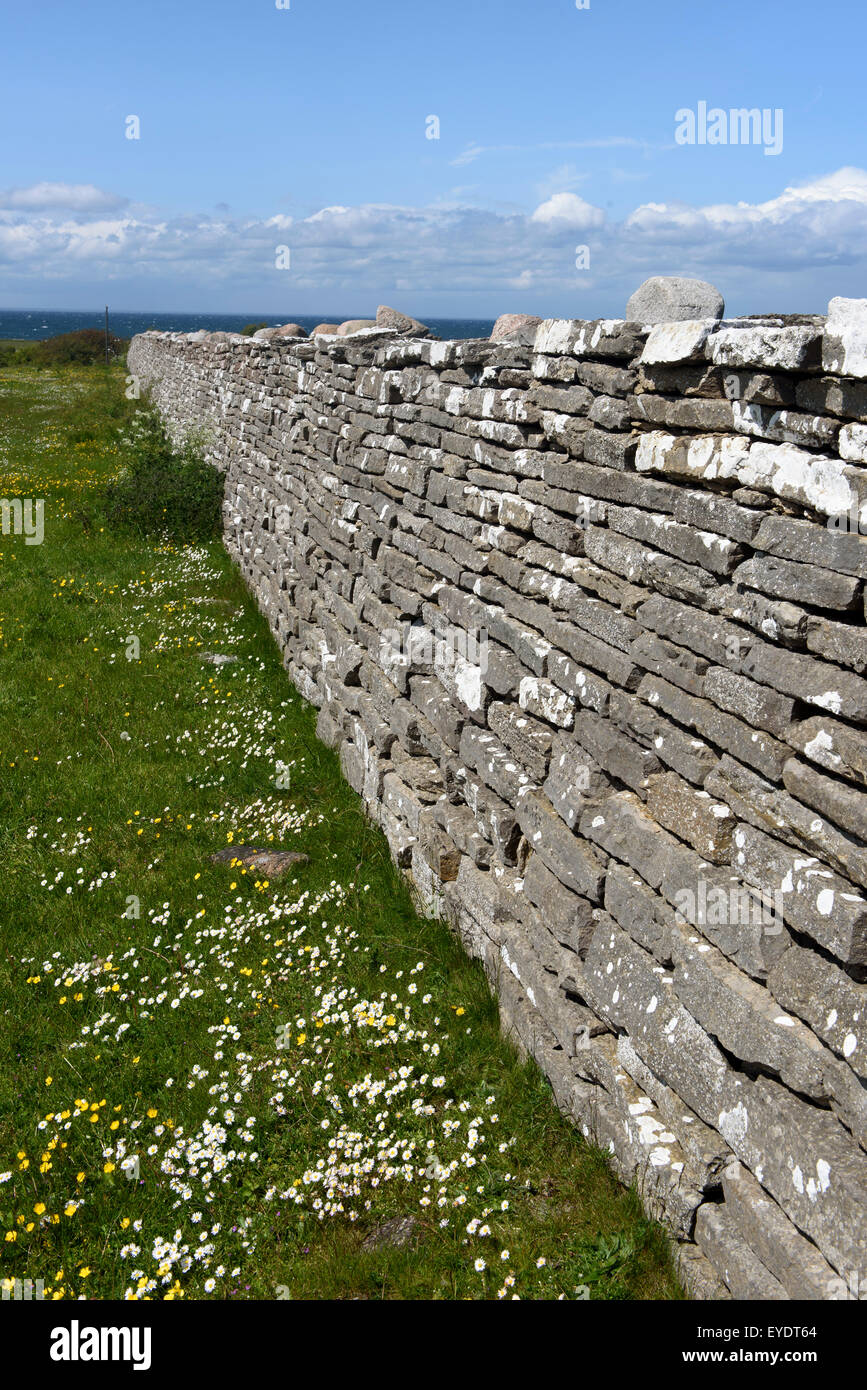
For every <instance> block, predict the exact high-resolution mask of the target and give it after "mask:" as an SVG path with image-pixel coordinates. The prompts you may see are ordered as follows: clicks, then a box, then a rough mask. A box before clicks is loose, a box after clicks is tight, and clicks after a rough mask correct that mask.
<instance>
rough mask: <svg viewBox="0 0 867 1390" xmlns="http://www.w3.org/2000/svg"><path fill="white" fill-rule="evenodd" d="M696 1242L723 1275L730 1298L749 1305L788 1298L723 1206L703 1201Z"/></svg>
mask: <svg viewBox="0 0 867 1390" xmlns="http://www.w3.org/2000/svg"><path fill="white" fill-rule="evenodd" d="M695 1240H696V1244H697V1245H698V1248H699V1249H700V1250H703V1251H704V1253H705V1255H706V1256H707V1257H708V1259H709V1260H710V1263H711V1264H712V1266H713V1268H714V1269H718V1270H719V1271H720V1273H721V1274H722V1277H723V1279H724V1280H725V1282H726V1284H727V1286H728V1287H729V1289H730V1290H731V1292H732V1297H733V1298H738V1299H743V1300H746V1301H748V1302H751V1303H752V1302H778V1301H784V1300H786V1299H788V1294H787V1293H786V1290H785V1289H784V1287H783V1285H782V1284H781V1283H780V1281H779V1280H778V1279H775V1278H774V1276H773V1274H772V1273H771V1271H770V1270H769V1269H768V1268H767V1267H766V1266H765V1265H763V1264H762V1262H761V1260H760V1259H759V1258H758V1256H757V1255H756V1254H755V1252H754V1251H753V1250H751V1249H750V1247H749V1245H748V1244H747V1242H746V1241H745V1240H744V1238H743V1236H742V1235H741V1232H740V1230H739V1228H738V1226H737V1225H736V1224H735V1222H734V1221H733V1220H732V1217H731V1216H730V1215H729V1212H728V1211H727V1209H726V1207H725V1206H717V1205H715V1204H713V1203H711V1202H705V1204H704V1206H702V1207H699V1211H698V1215H697V1217H696V1221H695Z"/></svg>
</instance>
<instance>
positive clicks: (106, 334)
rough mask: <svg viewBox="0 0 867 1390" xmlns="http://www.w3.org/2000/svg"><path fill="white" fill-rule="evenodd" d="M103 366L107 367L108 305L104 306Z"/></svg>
mask: <svg viewBox="0 0 867 1390" xmlns="http://www.w3.org/2000/svg"><path fill="white" fill-rule="evenodd" d="M105 365H106V366H108V305H107V304H106V306H105Z"/></svg>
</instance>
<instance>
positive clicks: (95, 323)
mask: <svg viewBox="0 0 867 1390" xmlns="http://www.w3.org/2000/svg"><path fill="white" fill-rule="evenodd" d="M346 317H347V316H346V315H345V314H343V315H341V314H314V315H310V314H289V313H285V312H283V313H280V314H278V315H276V316H275V315H274V314H263V313H259V314H256V313H249V314H184V313H162V314H141V313H132V312H124V311H122V310H118V311H117V312H113V311H112V310H109V314H108V327H109V331H110V332H111V333H113V334H114V335H115V336H116V337H118V338H132V337H133V336H134V334H136V333H146V332H147V330H148V329H149V328H157V329H160V330H161V331H163V332H166V333H169V332H174V333H195V332H197V331H198V329H200V328H206V329H207V330H208V331H209V332H214V331H216V330H220V331H221V332H223V333H240V331H241V329H242V328H246V326H247V324H249V323H258V324H262V323H264V324H266V325H267V326H268V327H269V328H272V327H274V328H276V327H278V326H279V325H280V324H281V323H300V325H301V327H302V328H306V329H307V331H308V332H309V331H310V329H311V328H315V327H316V325H317V324H319V323H342V322H343V321H344V319H345V318H346ZM418 317H420V318H423V316H422V315H419V316H418ZM423 321H424V322H425V323H426V324H427V326H428V328H430V330H431V332H432V333H435V334H436V335H437V337H438V338H487V337H488V336H489V335H490V332H491V329H492V328H493V326H494V320H493V319H431V318H424V319H423ZM104 326H105V311H104V310H103V311H102V312H101V313H100V312H99V311H94V312H93V313H90V312H88V311H87V310H80V311H79V310H72V309H0V339H2V338H27V339H31V340H32V339H35V338H54V337H56V336H57V335H58V334H60V333H74V332H77V330H78V329H81V328H99V329H102V328H104Z"/></svg>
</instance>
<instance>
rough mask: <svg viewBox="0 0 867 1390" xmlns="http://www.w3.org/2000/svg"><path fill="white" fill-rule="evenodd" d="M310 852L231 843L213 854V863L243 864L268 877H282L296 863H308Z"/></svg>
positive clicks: (246, 867)
mask: <svg viewBox="0 0 867 1390" xmlns="http://www.w3.org/2000/svg"><path fill="white" fill-rule="evenodd" d="M309 862H310V856H309V855H308V854H298V853H297V852H296V851H295V850H277V849H258V848H256V846H254V845H229V847H228V848H227V849H221V850H219V852H218V853H217V854H212V855H211V863H212V864H243V866H244V868H245V869H255V870H256V872H257V873H261V874H263V875H264V876H265V877H266V878H280V876H281V875H282V874H285V873H286V870H287V869H291V868H292V867H293V865H295V864H308V863H309Z"/></svg>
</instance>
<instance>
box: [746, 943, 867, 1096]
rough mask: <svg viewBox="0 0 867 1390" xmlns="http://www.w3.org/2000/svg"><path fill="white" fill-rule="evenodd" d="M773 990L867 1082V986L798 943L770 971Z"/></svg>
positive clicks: (782, 1001)
mask: <svg viewBox="0 0 867 1390" xmlns="http://www.w3.org/2000/svg"><path fill="white" fill-rule="evenodd" d="M768 989H769V990H770V991H771V993H772V994H773V996H774V998H775V999H779V1001H780V1003H781V1004H782V1005H783V1007H784V1008H786V1009H790V1010H791V1011H792V1013H795V1014H797V1015H798V1017H799V1018H802V1019H804V1021H805V1022H806V1023H808V1024H809V1025H810V1027H811V1028H812V1029H813V1032H814V1033H816V1034H817V1035H818V1037H820V1038H821V1039H822V1040H823V1042H826V1043H827V1044H828V1046H829V1047H830V1048H832V1049H833V1050H834V1052H836V1053H837V1055H838V1056H840V1057H843V1058H844V1059H845V1061H846V1062H847V1063H848V1065H849V1066H850V1067H851V1068H852V1070H853V1071H854V1072H855V1073H856V1074H857V1075H858V1076H860V1077H861V1078H862V1080H865V1081H867V1027H865V1024H867V986H865V985H862V984H857V983H856V982H855V981H854V980H852V979H850V977H849V976H848V975H846V974H844V972H843V971H842V970H840V968H839V967H838V966H836V965H833V964H832V963H831V961H828V960H825V959H824V957H823V956H820V955H818V954H817V952H815V951H809V950H806V949H805V948H804V947H802V946H796V945H794V944H793V945H791V946H789V948H788V950H787V951H785V952H784V953H783V955H782V956H781V957H780V959H779V960H778V961H776V962H775V963H774V965H773V967H772V968H771V970H770V971H769V973H768Z"/></svg>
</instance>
